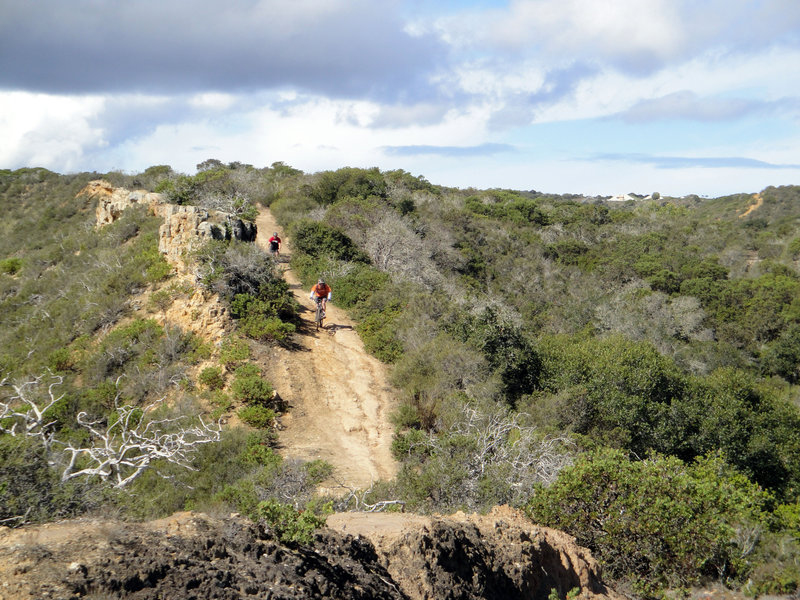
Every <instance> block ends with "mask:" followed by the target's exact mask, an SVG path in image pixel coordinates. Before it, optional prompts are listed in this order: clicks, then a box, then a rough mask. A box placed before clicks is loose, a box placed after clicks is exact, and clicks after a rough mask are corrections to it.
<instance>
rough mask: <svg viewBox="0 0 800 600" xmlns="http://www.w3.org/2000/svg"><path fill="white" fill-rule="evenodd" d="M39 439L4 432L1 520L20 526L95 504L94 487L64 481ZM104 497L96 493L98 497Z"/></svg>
mask: <svg viewBox="0 0 800 600" xmlns="http://www.w3.org/2000/svg"><path fill="white" fill-rule="evenodd" d="M51 459H52V457H50V456H48V455H47V452H45V450H44V447H43V445H42V444H41V442H40V441H39V440H38V439H31V438H22V437H12V436H9V435H0V521H2V522H3V524H4V525H6V526H10V527H17V526H21V525H24V524H26V523H37V522H44V521H53V520H57V519H63V518H69V517H73V516H75V515H78V514H81V513H82V512H84V511H85V510H87V509H88V508H91V507H92V505H93V504H94V502H92V500H91V498H92V487H91V486H90V485H83V486H81V485H77V484H74V483H72V482H67V483H62V482H61V481H60V478H59V475H58V472H57V471H56V469H54V468H53V467H51V466H50V464H48V463H49V462H50V460H51ZM99 499H100V494H99V493H98V494H96V498H95V501H97V500H99Z"/></svg>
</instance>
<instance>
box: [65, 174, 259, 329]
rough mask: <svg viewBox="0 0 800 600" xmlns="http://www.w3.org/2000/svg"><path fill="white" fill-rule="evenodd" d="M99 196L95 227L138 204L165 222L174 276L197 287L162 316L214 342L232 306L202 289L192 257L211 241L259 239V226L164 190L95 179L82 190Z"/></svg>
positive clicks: (165, 246) (163, 248)
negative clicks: (168, 196) (173, 199)
mask: <svg viewBox="0 0 800 600" xmlns="http://www.w3.org/2000/svg"><path fill="white" fill-rule="evenodd" d="M81 193H82V194H86V195H88V196H91V197H95V198H97V200H98V202H97V212H96V226H97V227H98V228H100V227H104V226H106V225H110V224H111V223H113V222H114V221H116V220H117V219H119V218H120V217H121V216H122V213H123V212H124V211H125V210H127V209H129V208H131V207H134V206H144V207H146V208H147V210H148V211H149V212H150V213H151V214H153V215H156V216H159V217H161V218H162V219H163V220H164V223H163V224H162V225H161V227H160V228H159V232H158V233H159V236H158V250H159V252H161V253H162V254H163V255H164V257H165V258H166V260H167V262H169V264H170V265H172V267H173V269H174V275H175V276H174V277H173V280H172V281H174V282H175V283H178V284H182V285H183V287H188V288H189V289H193V290H194V291H193V292H192V293H191V295H190V297H189V298H188V300H187V301H184V302H179V303H174V304H173V305H172V306H170V307H169V308H168V309H167V310H166V311H165V313H164V314H163V315H161V317H160V318H161V320H162V321H164V322H169V323H172V324H176V325H178V326H180V327H181V328H182V329H184V330H189V331H192V332H194V333H195V334H198V335H200V336H202V337H203V338H205V339H206V340H207V341H210V342H212V343H217V342H219V341H220V340H221V339H222V337H223V335H225V333H226V326H227V324H228V323H227V320H226V319H224V318H223V317H224V316H225V314H226V312H227V309H226V308H225V306H223V304H222V303H221V302H220V301H219V298H218V297H217V296H216V295H213V294H208V293H206V292H205V291H204V290H202V289H200V288H199V287H197V280H196V275H195V273H194V272H193V271H192V267H191V261H188V260H186V258H187V256H188V255H189V254H190V253H191V252H192V251H194V250H196V249H198V248H199V247H200V246H201V245H202V244H203V243H205V242H206V241H207V240H209V239H224V238H226V237H227V238H233V239H238V240H242V241H254V240H255V238H256V233H257V230H256V226H255V224H254V223H246V222H244V221H242V220H241V219H238V218H236V217H234V216H232V215H228V214H226V213H221V212H218V211H208V210H205V209H203V208H199V207H197V206H188V205H187V206H179V205H176V204H170V203H168V202H166V201H165V200H164V198H163V196H162V195H161V194H156V193H153V192H146V191H143V190H137V191H130V190H126V189H124V188H115V187H113V186H112V185H111V184H110V183H108V182H107V181H102V180H97V181H92V182H90V183H89V184H88V185H87V186H86V187H85V188H84V189H83V190H82V191H81Z"/></svg>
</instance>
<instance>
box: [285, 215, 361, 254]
mask: <svg viewBox="0 0 800 600" xmlns="http://www.w3.org/2000/svg"><path fill="white" fill-rule="evenodd" d="M291 236H292V247H293V248H294V249H295V251H298V252H302V253H303V254H308V255H309V256H313V257H315V258H318V257H321V256H328V257H330V258H334V259H337V260H344V261H356V262H363V263H369V258H368V257H367V255H366V254H364V253H363V252H362V251H361V250H359V249H358V248H357V247H356V245H355V244H354V243H353V240H351V239H350V238H349V237H347V235H345V234H344V233H342V232H341V231H339V230H338V229H335V228H334V227H331V226H330V225H326V224H325V223H319V222H317V221H309V220H303V221H298V222H297V223H295V224H294V225H292V228H291Z"/></svg>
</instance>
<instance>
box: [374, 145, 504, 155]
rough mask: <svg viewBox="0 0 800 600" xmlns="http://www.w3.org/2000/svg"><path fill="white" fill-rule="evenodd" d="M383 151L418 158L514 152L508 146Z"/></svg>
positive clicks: (411, 148)
mask: <svg viewBox="0 0 800 600" xmlns="http://www.w3.org/2000/svg"><path fill="white" fill-rule="evenodd" d="M383 150H384V151H385V152H386V153H387V154H389V155H391V156H418V155H424V154H435V155H438V156H489V155H492V154H497V153H499V152H515V151H516V148H514V146H510V145H508V144H480V145H479V146H425V145H421V146H384V148H383Z"/></svg>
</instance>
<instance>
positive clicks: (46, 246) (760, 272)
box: [0, 161, 800, 598]
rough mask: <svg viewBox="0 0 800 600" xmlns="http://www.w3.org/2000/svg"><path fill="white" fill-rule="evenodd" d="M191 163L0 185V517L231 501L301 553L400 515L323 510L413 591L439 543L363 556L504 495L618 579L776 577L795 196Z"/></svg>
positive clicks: (474, 556)
mask: <svg viewBox="0 0 800 600" xmlns="http://www.w3.org/2000/svg"><path fill="white" fill-rule="evenodd" d="M198 169H199V170H198V173H197V174H196V175H192V176H189V175H182V174H178V173H175V172H173V171H172V169H171V168H169V167H167V166H157V167H151V168H150V169H147V170H146V171H145V172H143V173H140V174H137V175H131V176H126V175H121V174H119V173H109V174H105V175H104V177H105V179H106V181H108V182H109V183H107V184H105V183H104V184H99V185H98V184H95V185H94V186H93V187H89V188H87V187H86V186H87V184H89V182H90V181H92V180H95V179H97V174H88V173H87V174H79V175H71V176H59V175H57V174H54V173H50V172H48V171H45V170H43V169H23V170H20V171H14V172H10V171H8V172H2V177H1V178H0V191H1V192H2V198H1V199H2V206H1V207H0V208H2V209H3V210H4V213H5V214H7V215H8V218H7V220H6V221H4V222H3V223H2V227H3V230H2V232H3V233H4V236H2V237H0V266H2V272H0V324H1V325H2V328H0V336H2V339H0V344H1V345H0V348H2V350H0V370H2V373H3V375H2V377H3V386H2V387H0V393H2V396H0V410H2V411H4V412H3V413H2V416H0V430H2V431H3V434H2V435H0V475H2V480H3V481H4V482H5V484H4V485H3V486H1V487H0V506H2V507H3V508H2V511H0V513H1V514H0V521H2V522H3V523H4V524H6V525H9V526H12V527H19V526H22V525H25V526H26V527H32V526H34V524H36V523H42V522H47V521H52V520H54V519H63V518H75V517H85V516H86V515H89V514H97V513H98V512H99V513H112V514H115V515H118V516H119V517H121V518H123V519H127V520H130V519H136V520H148V519H155V518H166V517H167V516H168V515H170V514H171V513H173V512H175V511H180V510H199V511H202V512H204V513H208V514H210V515H216V514H229V513H230V512H237V513H239V514H241V515H243V516H245V517H247V518H249V519H252V520H253V521H254V522H260V523H261V526H262V527H265V528H266V529H265V531H267V533H265V534H264V535H267V537H269V536H273V537H274V538H275V539H278V541H280V543H282V544H286V547H287V548H291V549H294V550H292V552H295V551H301V550H298V549H308V548H316V547H317V544H319V543H320V541H319V539H318V538H315V535H316V536H318V535H323V536H325V535H329V534H327V533H322V534H320V533H317V534H314V531H315V529H316V528H318V527H320V526H321V525H322V523H323V522H324V519H325V518H326V516H327V515H328V514H329V513H330V512H331V511H332V510H333V511H335V512H338V513H342V512H343V511H348V510H362V511H363V510H389V511H393V510H399V509H400V508H404V509H405V511H406V513H408V515H407V516H402V517H399V516H398V517H392V518H391V519H390V518H388V517H387V519H388V520H385V521H381V519H382V518H383V517H378V516H376V517H374V519H375V520H374V522H373V523H374V524H373V525H369V524H367V525H366V528H365V529H363V530H362V529H360V528H361V527H362V526H363V524H361V525H359V524H358V522H357V518H356V517H343V518H344V520H343V521H342V520H338V521H337V520H336V519H338V518H340V515H335V516H334V517H335V518H334V517H331V520H329V524H331V525H333V524H334V523H339V525H335V527H339V528H340V529H342V530H344V531H345V532H347V531H348V530H349V531H355V532H357V533H358V534H359V535H362V536H365V537H367V538H368V539H369V540H370V544H372V545H374V547H375V548H376V550H375V551H376V552H377V553H378V555H379V556H383V558H381V559H380V560H379V562H381V565H382V567H381V568H383V569H386V570H387V571H386V572H387V573H389V574H390V575H391V577H397V578H400V579H402V578H403V577H405V578H408V575H407V574H406V575H401V574H402V573H407V572H408V569H409V568H410V569H411V571H414V570H416V571H417V572H418V573H420V572H421V573H422V574H423V575H422V576H421V578H418V579H417V580H416V583H414V584H413V585H412V584H408V583H404V584H403V585H407V586H410V587H407V588H402V589H403V593H404V594H408V595H409V596H411V597H414V594H415V593H419V592H411V591H408V590H411V589H436V588H435V585H439V584H436V583H435V582H436V581H438V582H439V583H441V582H443V581H448V580H447V579H446V578H445V579H441V578H439V576H437V575H433V574H430V577H431V578H432V579H426V577H427V575H425V573H427V569H428V568H429V567H428V566H425V565H428V564H434V563H436V562H437V561H439V562H441V561H440V560H439V559H435V560H434V559H431V560H430V561H428V562H425V561H423V563H414V562H413V561H412V562H411V563H408V564H414V565H417V566H414V567H407V566H403V565H405V564H406V563H402V564H395V565H394V566H392V564H393V563H392V560H393V559H391V557H388V555H386V554H382V553H386V552H389V553H391V552H396V553H397V554H398V555H399V554H402V553H403V550H402V547H403V544H406V545H408V544H411V545H413V544H417V543H420V544H422V546H423V547H426V544H430V543H431V542H430V541H425V540H424V539H422V540H419V539H418V538H417V537H416V536H417V533H416V530H415V529H414V528H415V527H417V526H419V527H421V528H422V529H423V530H427V531H430V530H432V528H433V529H435V528H436V526H435V524H434V523H433V522H432V521H430V520H426V519H428V517H426V516H424V515H431V514H451V513H455V512H456V511H459V510H460V511H464V512H466V513H485V512H488V511H490V510H492V508H493V507H495V506H497V505H504V504H507V505H511V506H512V507H515V508H516V509H518V510H522V511H524V514H525V517H522V516H521V515H520V514H519V513H515V515H516V516H515V517H514V520H515V522H517V521H516V519H517V518H519V519H523V520H524V519H531V520H533V522H536V523H539V524H541V525H544V526H548V527H553V528H556V529H561V530H564V531H565V532H567V533H568V534H569V535H572V536H574V537H575V539H576V541H577V543H578V544H580V545H581V546H584V547H586V548H588V549H589V550H591V552H592V554H593V556H594V557H595V558H596V559H597V560H598V562H599V564H600V565H602V568H603V573H604V578H605V580H606V581H607V582H611V583H612V584H613V585H614V586H615V587H619V588H620V589H624V590H625V591H626V593H630V594H632V595H635V596H638V597H646V598H650V597H658V596H659V595H660V594H661V593H662V592H663V590H664V589H667V588H688V587H690V586H696V585H710V584H712V583H717V584H724V585H727V586H730V587H732V588H734V589H743V590H746V591H747V593H751V594H759V593H772V594H784V593H785V594H789V593H792V592H793V591H795V590H796V589H797V587H798V584H799V583H800V569H799V568H798V567H797V558H798V557H799V556H800V519H798V515H799V514H800V508H799V507H800V504H798V489H800V442H798V439H797V436H796V431H797V430H798V428H800V409H799V408H798V407H799V406H800V402H799V401H798V397H799V395H798V387H797V384H798V382H799V380H800V344H798V340H800V212H798V210H797V206H798V204H797V200H798V197H800V188H795V187H784V188H767V189H765V190H762V191H761V192H760V193H758V194H749V193H748V194H741V195H737V196H730V197H725V198H715V199H707V200H706V199H700V198H697V197H686V198H659V199H656V200H653V199H645V200H637V201H630V202H624V203H612V202H606V201H605V200H604V199H602V198H581V197H575V196H559V195H551V194H543V193H539V192H535V191H514V190H497V189H494V190H473V189H470V190H459V189H453V188H443V187H441V186H436V185H434V184H432V183H430V182H428V181H426V180H425V179H424V178H422V177H415V176H412V175H410V174H408V173H405V172H403V171H388V172H380V171H378V170H377V169H367V170H365V169H351V168H345V169H339V170H337V171H329V172H323V173H316V174H305V173H302V172H300V171H298V170H296V169H292V168H291V167H288V166H287V165H284V164H282V163H275V164H273V165H272V166H271V167H268V168H263V169H257V168H254V167H252V166H250V165H242V164H241V163H231V164H230V165H224V164H223V163H221V162H219V161H206V163H202V164H201V165H199V166H198ZM123 187H124V188H127V189H128V190H132V189H135V190H140V191H136V192H123V191H121V188H123ZM153 192H157V193H153ZM273 219H274V220H273ZM252 223H255V224H256V225H257V226H258V227H257V228H256V227H254V226H253V225H252ZM276 223H277V224H276ZM276 230H278V231H281V233H283V234H284V236H283V237H284V239H285V241H286V242H288V244H287V245H286V246H285V250H287V252H286V253H285V256H284V257H282V260H281V261H279V262H278V261H275V260H273V259H272V258H271V257H270V256H269V255H268V254H267V253H265V252H264V251H263V250H262V249H261V248H260V247H259V244H261V245H262V246H263V238H264V235H265V234H266V235H267V236H269V235H270V234H271V232H272V231H276ZM256 232H257V235H256ZM254 240H255V241H256V242H257V243H255V244H254V243H253V241H254ZM287 259H289V260H287ZM320 276H322V277H324V278H325V279H326V281H327V282H328V283H330V284H331V285H332V287H333V290H334V300H333V304H332V305H331V307H330V309H329V316H330V319H329V320H328V325H329V327H328V329H326V330H324V331H323V332H319V333H318V332H316V331H314V330H313V329H312V328H311V327H310V326H309V320H308V314H309V313H308V310H309V306H308V304H307V295H306V291H305V290H308V289H309V288H310V286H311V284H312V283H313V282H314V281H316V279H317V278H318V277H320ZM23 431H24V432H25V434H24V435H22V432H23ZM131 439H140V440H144V441H145V442H146V443H142V444H137V443H131V442H130V441H127V440H131ZM137 452H138V454H137ZM165 482H168V483H167V484H165ZM210 518H213V517H210ZM370 518H372V517H370ZM465 518H466V517H465ZM470 518H473V517H470ZM477 518H478V517H474V519H477ZM348 519H351V520H349V521H348ZM392 519H395V520H397V519H399V522H400V523H407V524H408V526H410V527H411V530H409V529H408V528H407V527H406V525H401V526H400V528H399V529H398V526H397V521H393V520H392ZM459 519H460V518H459V517H454V520H455V521H456V522H464V519H461V521H459ZM467 521H469V519H467ZM526 522H527V521H526ZM378 523H383V525H377V524H378ZM473 525H475V523H474V522H473ZM475 526H476V527H478V530H479V531H480V534H479V536H481V537H483V538H486V539H484V540H483V542H482V543H485V544H488V546H485V547H482V549H477V547H476V549H475V550H474V551H470V552H469V553H467V554H468V557H465V558H459V559H458V561H457V562H461V563H463V562H465V561H466V563H467V564H469V565H470V566H471V567H472V566H475V565H478V564H481V565H485V566H487V568H489V570H490V571H492V569H493V567H491V565H492V564H494V563H493V562H492V561H493V560H494V558H491V559H490V557H492V556H495V557H496V556H499V555H498V552H500V551H499V550H497V549H496V548H495V547H494V546H492V544H494V543H495V541H493V540H494V539H495V538H494V537H493V536H492V535H489V533H488V532H489V531H490V530H497V531H496V532H495V533H496V535H498V536H500V538H498V539H502V535H501V533H502V532H501V530H502V527H500V528H497V527H495V526H494V525H492V526H491V527H488V528H484V527H483V525H480V526H478V525H475ZM214 527H217V525H214ZM222 527H223V529H224V528H225V527H228V526H227V525H223V526H222ZM238 527H239V526H238V525H237V526H236V528H238ZM459 527H460V526H459ZM525 527H528V525H525ZM531 527H532V525H531ZM375 528H377V529H378V530H379V532H378V533H375V531H376V530H375ZM493 528H494V529H493ZM31 531H33V530H31ZM317 531H322V532H324V531H325V530H324V529H317ZM381 532H382V533H381ZM4 535H10V533H9V532H5V533H4ZM248 535H249V534H248ZM254 535H255V534H254ZM258 535H261V534H258ZM453 535H454V537H453V539H454V540H459V542H458V544H462V543H467V541H468V540H471V539H472V538H473V533H469V532H466V531H462V532H461V533H455V534H453ZM493 535H494V534H493ZM515 535H516V534H515ZM525 535H526V536H527V535H528V534H525ZM423 538H424V536H423ZM8 539H10V538H8ZM315 539H316V540H317V541H316V542H314V540H315ZM520 539H522V538H520ZM398 540H401V541H400V542H399V543H400V546H399V547H397V546H396V544H397V543H398ZM131 543H133V542H131ZM259 543H260V542H259ZM469 543H470V544H472V542H469ZM458 544H456V545H455V546H454V547H457V546H458ZM370 547H373V546H370ZM409 547H410V546H409ZM523 547H526V546H525V544H524V543H523ZM392 548H394V550H392ZM492 548H495V549H492ZM48 552H50V551H48ZM302 552H306V550H302ZM358 552H360V551H358ZM358 552H357V554H358ZM370 552H372V551H371V550H370ZM45 554H47V553H46V552H44V553H43V554H42V556H44V555H45ZM500 554H502V552H500ZM359 556H362V555H361V554H359ZM387 557H388V558H387ZM37 560H38V559H37ZM359 560H360V559H359ZM370 560H373V559H370ZM448 560H449V559H448ZM503 560H505V559H503ZM525 560H526V561H527V560H528V559H527V558H526V559H525ZM373 562H374V560H373ZM512 562H513V563H514V564H516V562H519V561H518V559H513V560H512ZM523 562H524V561H523ZM41 564H42V566H43V568H45V569H46V568H47V564H49V563H47V562H46V561H44V562H42V563H41ZM526 564H527V563H526ZM15 568H16V567H15ZM26 568H27V567H26ZM159 568H160V567H159ZM348 568H349V567H348ZM354 568H355V567H354ZM369 568H370V569H371V568H372V567H369ZM475 568H478V567H475ZM480 568H483V567H480ZM419 569H422V571H419ZM112 570H113V569H112ZM492 572H495V571H492ZM469 573H472V575H469ZM475 573H477V571H475V572H472V571H470V572H468V573H466V574H464V576H465V577H467V578H468V579H469V578H472V580H473V583H474V584H475V582H481V581H484V579H483V577H484V575H477V574H475ZM381 577H385V574H383V575H381ZM448 577H449V576H448ZM159 581H160V580H159ZM396 581H397V582H398V584H399V579H397V580H396ZM406 581H409V580H408V579H406ZM426 581H427V583H426ZM104 585H105V584H104ZM159 585H160V584H159ZM359 585H361V584H359ZM427 585H433V586H434V587H433V588H426V587H425V586H427ZM445 585H447V584H445ZM475 585H477V584H475ZM548 585H550V584H548ZM415 586H417V587H415ZM419 586H422V587H419ZM579 587H580V588H581V589H582V590H583V591H584V592H585V591H586V590H587V588H586V586H585V585H584V584H583V583H582V584H581V585H580V586H579ZM551 588H553V586H552V585H551ZM98 589H100V588H98ZM143 589H144V588H143ZM154 589H157V586H156V588H154ZM464 589H465V590H467V588H464ZM480 589H483V588H480V586H477V587H475V586H473V587H469V590H468V591H465V592H464V593H466V594H478V595H480V594H481V593H483V594H484V595H485V592H479V591H476V590H480ZM554 589H556V592H557V593H558V594H559V595H561V596H562V597H563V596H564V595H566V593H567V592H568V591H570V590H571V589H572V587H564V586H563V585H562V586H555V588H554ZM545 591H546V590H544V588H542V589H539V590H538V591H537V592H536V593H535V594H534V596H535V597H544V596H547V595H548V594H546V593H544V592H545ZM287 593H288V592H287ZM342 593H345V592H342ZM432 593H433V594H434V597H438V596H437V595H436V594H437V593H438V592H432ZM454 597H455V596H454ZM464 597H472V596H464Z"/></svg>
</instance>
